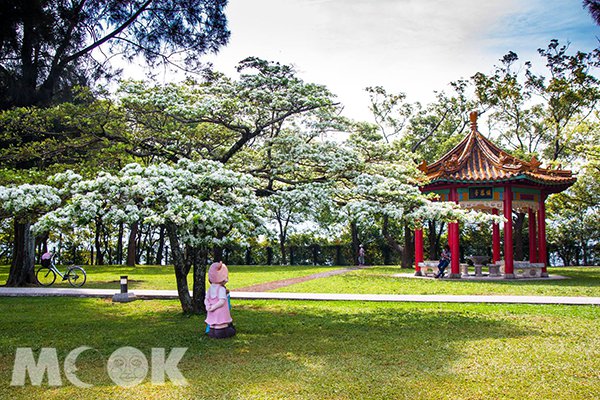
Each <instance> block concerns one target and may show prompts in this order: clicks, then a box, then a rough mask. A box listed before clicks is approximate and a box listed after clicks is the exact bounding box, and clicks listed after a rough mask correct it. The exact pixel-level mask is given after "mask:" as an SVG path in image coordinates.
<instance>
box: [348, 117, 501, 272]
mask: <svg viewBox="0 0 600 400" xmlns="http://www.w3.org/2000/svg"><path fill="white" fill-rule="evenodd" d="M346 145H347V146H348V148H349V149H350V150H352V151H353V153H354V157H355V164H356V171H357V174H356V175H355V176H354V177H352V178H351V179H349V180H347V181H346V182H345V183H344V181H341V182H340V183H341V185H340V186H339V189H338V191H337V196H338V199H339V202H340V204H342V205H343V207H341V208H340V212H341V213H342V215H343V216H344V218H347V220H348V221H349V222H350V225H351V235H352V239H353V251H354V254H356V253H357V251H358V231H359V230H361V229H362V230H364V229H366V228H367V227H371V226H375V225H377V224H381V231H382V232H381V233H382V236H383V237H384V239H386V241H387V242H388V243H391V244H392V247H396V248H397V250H399V251H400V252H401V253H402V255H403V264H407V265H408V264H409V263H408V260H410V257H411V254H409V251H408V249H409V246H408V245H407V243H408V242H409V239H410V232H411V230H412V229H414V228H415V227H417V226H421V224H422V223H423V222H424V221H426V220H438V221H443V222H450V221H461V222H483V221H489V220H501V219H502V217H499V218H498V217H494V216H491V215H489V214H483V213H476V212H469V211H466V210H463V209H461V208H459V207H458V206H457V205H455V204H451V203H446V202H436V201H433V199H432V198H431V196H428V195H424V194H422V193H421V191H420V190H419V185H421V184H423V183H424V176H423V175H422V173H421V172H420V171H419V170H418V169H417V165H416V163H415V162H414V161H413V160H412V158H411V157H412V156H413V154H412V153H410V152H408V151H406V150H405V149H403V148H402V146H401V144H400V143H399V142H398V141H394V142H390V143H388V142H386V141H385V140H383V137H382V136H381V135H380V134H379V133H378V132H376V131H375V130H370V129H364V127H362V129H359V130H358V131H357V132H356V133H354V134H353V135H351V136H350V138H349V140H348V141H347V143H346ZM392 221H394V222H397V223H400V224H401V225H403V226H404V227H405V232H404V236H405V239H407V240H405V244H404V246H403V247H401V246H400V245H398V244H397V243H396V242H395V239H394V238H393V237H392V234H391V233H390V232H389V231H388V226H389V225H390V224H391V222H392Z"/></svg>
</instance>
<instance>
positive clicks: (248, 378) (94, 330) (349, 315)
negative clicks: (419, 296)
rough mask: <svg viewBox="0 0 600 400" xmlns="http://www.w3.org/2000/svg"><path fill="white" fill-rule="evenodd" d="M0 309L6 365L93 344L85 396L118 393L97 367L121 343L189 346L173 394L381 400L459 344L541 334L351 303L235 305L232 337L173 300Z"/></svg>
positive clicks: (419, 310) (427, 311)
mask: <svg viewBox="0 0 600 400" xmlns="http://www.w3.org/2000/svg"><path fill="white" fill-rule="evenodd" d="M0 310H1V311H0V312H1V313H2V314H1V315H4V317H3V323H2V325H1V326H0V357H1V358H2V363H3V364H5V363H6V362H8V363H9V364H12V361H13V359H12V358H13V357H14V352H15V350H16V347H32V348H33V349H40V348H41V347H56V348H57V349H58V354H59V359H60V360H64V357H65V356H66V354H67V353H68V352H70V351H71V350H73V349H74V348H76V347H78V346H90V347H92V348H94V349H96V350H97V351H96V352H89V353H84V354H82V356H81V358H80V359H79V360H80V361H78V365H80V369H81V379H82V380H84V381H86V380H87V381H89V382H93V383H94V384H95V387H94V388H92V389H85V390H87V391H89V394H90V396H89V397H90V398H94V397H98V395H99V394H101V393H105V392H103V390H108V391H110V393H116V392H119V390H121V389H120V388H115V387H114V386H115V385H114V383H113V382H112V381H110V379H109V378H108V376H107V374H106V373H105V371H104V370H103V368H104V365H105V364H104V363H105V361H106V360H107V359H108V357H109V356H110V354H111V353H112V352H113V351H114V350H116V349H118V348H120V347H123V346H132V347H136V348H138V349H140V350H141V351H142V352H144V353H145V354H146V356H147V357H148V358H149V355H150V352H151V348H153V347H164V348H166V349H167V352H168V351H169V350H170V349H172V348H174V347H187V348H188V350H187V353H186V355H185V357H184V358H183V360H182V361H181V362H180V364H179V368H180V370H181V371H182V373H183V375H184V376H185V377H186V378H187V379H188V381H189V382H190V385H189V386H186V387H182V388H178V387H173V386H168V387H167V389H165V387H158V388H154V389H152V390H153V391H155V392H156V391H157V393H158V392H160V393H162V391H163V390H170V391H171V392H170V393H171V394H173V393H177V396H178V397H180V398H194V397H195V398H216V397H223V398H240V397H252V395H253V394H254V395H255V396H257V397H269V395H268V394H269V393H271V396H272V397H277V398H283V397H298V396H299V397H305V398H317V397H321V398H327V397H330V398H337V397H350V398H366V397H373V396H374V397H378V396H380V398H381V396H384V397H386V396H392V395H393V393H392V392H390V391H393V390H397V389H398V388H399V387H402V385H408V386H410V385H414V384H415V382H414V379H413V378H414V376H419V375H431V376H436V375H439V374H447V373H448V371H449V369H451V368H452V365H453V364H454V363H455V362H456V361H458V360H460V359H461V358H462V357H463V353H462V351H461V349H462V348H463V346H469V345H471V343H472V345H476V342H478V341H481V340H486V339H502V340H505V339H511V338H521V337H523V338H528V337H532V336H535V335H537V333H536V332H535V331H532V330H524V329H522V328H520V327H519V326H517V325H516V324H514V323H512V322H510V321H508V320H504V319H502V320H501V319H499V318H493V317H490V315H487V314H485V315H484V314H478V313H476V312H468V311H465V312H463V311H457V310H456V309H445V308H444V307H443V306H438V307H419V306H415V305H412V306H407V305H397V304H373V303H371V304H361V303H358V302H322V303H321V302H319V303H317V302H313V303H308V302H276V303H275V302H266V301H263V302H250V301H247V302H236V303H234V309H233V315H234V318H235V323H236V326H237V328H238V335H237V336H236V337H235V338H233V339H228V340H212V339H209V338H207V337H206V336H204V335H203V334H202V332H203V330H204V329H203V328H204V324H203V320H202V318H200V317H185V316H182V315H181V314H180V312H179V305H178V303H177V302H176V301H144V302H134V303H129V304H113V303H111V302H108V301H105V300H97V299H72V298H52V299H37V298H35V299H26V300H24V299H2V300H0ZM5 373H7V372H6V371H4V372H0V374H2V375H5ZM1 378H2V379H1V380H2V382H9V381H10V377H9V376H2V377H1ZM66 384H67V386H64V387H62V388H59V389H53V390H55V391H56V390H58V391H59V392H60V391H64V393H63V394H64V395H65V396H67V395H68V394H69V393H71V392H72V390H74V388H73V387H72V386H69V385H68V382H66ZM46 389H48V387H46ZM76 389H78V388H76ZM15 390H16V391H17V393H18V394H19V395H21V394H22V395H23V396H26V395H29V396H30V395H32V394H39V393H44V392H43V390H44V387H42V388H35V387H31V386H27V387H25V388H18V389H15ZM80 390H81V389H80ZM122 390H126V389H122ZM40 391H41V392H40ZM115 391H116V392H115ZM1 392H2V391H0V394H1ZM7 393H12V392H10V391H9V392H7ZM129 393H130V392H129ZM140 393H142V394H140V396H139V398H145V397H144V395H143V391H141V392H140ZM153 393H154V392H153ZM344 393H345V394H346V395H344V396H341V394H344ZM288 395H289V396H288ZM17 397H19V396H17ZM100 397H102V396H100ZM392 397H394V396H392ZM388 398H389V397H388Z"/></svg>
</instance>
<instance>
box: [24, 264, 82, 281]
mask: <svg viewBox="0 0 600 400" xmlns="http://www.w3.org/2000/svg"><path fill="white" fill-rule="evenodd" d="M57 274H58V275H60V277H61V278H62V280H63V281H67V280H68V281H69V284H70V285H71V286H73V287H82V286H83V285H84V284H85V281H86V279H87V275H86V273H85V270H84V269H83V268H81V267H79V266H77V265H72V266H70V267H68V268H67V271H66V272H65V273H64V274H62V273H61V272H60V271H59V270H58V268H57V267H56V265H54V261H51V262H50V264H49V265H47V266H42V267H40V268H39V269H38V270H37V272H36V274H35V277H36V279H37V281H38V283H39V284H40V285H42V286H52V284H53V283H54V281H56V275H57Z"/></svg>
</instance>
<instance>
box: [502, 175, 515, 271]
mask: <svg viewBox="0 0 600 400" xmlns="http://www.w3.org/2000/svg"><path fill="white" fill-rule="evenodd" d="M512 197H513V193H512V188H511V187H510V186H509V185H506V186H505V187H504V218H506V222H504V278H506V279H511V278H514V277H515V273H514V263H513V260H514V258H513V257H514V253H513V231H512V229H513V227H512Z"/></svg>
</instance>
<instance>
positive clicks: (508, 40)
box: [206, 0, 600, 120]
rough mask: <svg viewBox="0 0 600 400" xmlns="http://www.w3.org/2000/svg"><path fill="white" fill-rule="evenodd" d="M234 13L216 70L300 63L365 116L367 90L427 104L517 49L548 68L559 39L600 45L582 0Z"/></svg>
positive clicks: (271, 1)
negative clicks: (253, 60)
mask: <svg viewBox="0 0 600 400" xmlns="http://www.w3.org/2000/svg"><path fill="white" fill-rule="evenodd" d="M226 15H227V18H228V21H229V29H230V30H231V39H230V42H229V44H228V45H227V46H226V47H224V48H222V49H221V50H220V51H219V53H218V54H217V55H215V56H210V57H207V58H206V60H207V61H210V62H212V63H213V64H214V65H215V67H216V69H218V70H220V71H223V72H225V73H226V74H228V75H230V76H235V65H236V64H237V62H239V61H240V60H242V59H244V58H246V57H248V56H257V57H261V58H264V59H267V60H272V61H278V62H281V63H285V64H292V65H294V66H295V67H296V69H297V71H298V73H299V75H300V77H301V78H302V79H304V80H305V81H309V82H314V83H319V84H323V85H326V86H327V87H328V88H329V89H330V90H331V91H332V92H333V93H335V94H336V95H337V96H338V100H339V101H340V102H341V103H342V104H343V105H344V107H345V109H344V114H345V115H346V116H348V117H351V118H354V119H359V120H361V119H362V120H370V119H371V118H370V112H369V110H368V95H367V94H366V92H365V91H364V88H365V87H367V86H375V85H380V86H383V87H384V88H385V89H386V90H387V91H388V92H393V93H397V92H404V93H406V94H407V95H408V100H409V101H421V102H423V103H427V102H429V101H431V100H433V99H434V91H436V90H437V91H442V90H448V83H449V82H451V81H455V80H457V79H460V78H469V77H470V76H472V75H473V74H475V73H476V72H484V73H490V72H492V70H493V66H494V64H496V63H497V62H498V60H499V59H500V58H502V56H503V55H504V54H506V53H508V52H509V51H514V52H516V53H517V54H518V55H519V58H520V60H522V61H527V60H531V61H532V62H533V64H534V67H535V66H536V65H537V66H538V67H539V68H543V62H542V61H541V59H540V58H539V56H538V55H537V49H538V48H540V47H546V46H547V45H548V43H549V42H550V40H551V39H559V40H560V42H561V43H567V42H570V43H571V44H570V48H571V49H574V50H582V51H586V52H587V51H591V50H593V49H594V48H596V47H598V45H599V44H600V43H599V41H598V38H600V28H599V27H598V26H597V25H595V24H594V22H593V20H592V18H591V17H590V16H589V14H588V13H587V11H586V10H584V9H583V7H582V1H581V0H445V1H444V0H229V4H228V6H227V9H226Z"/></svg>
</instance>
